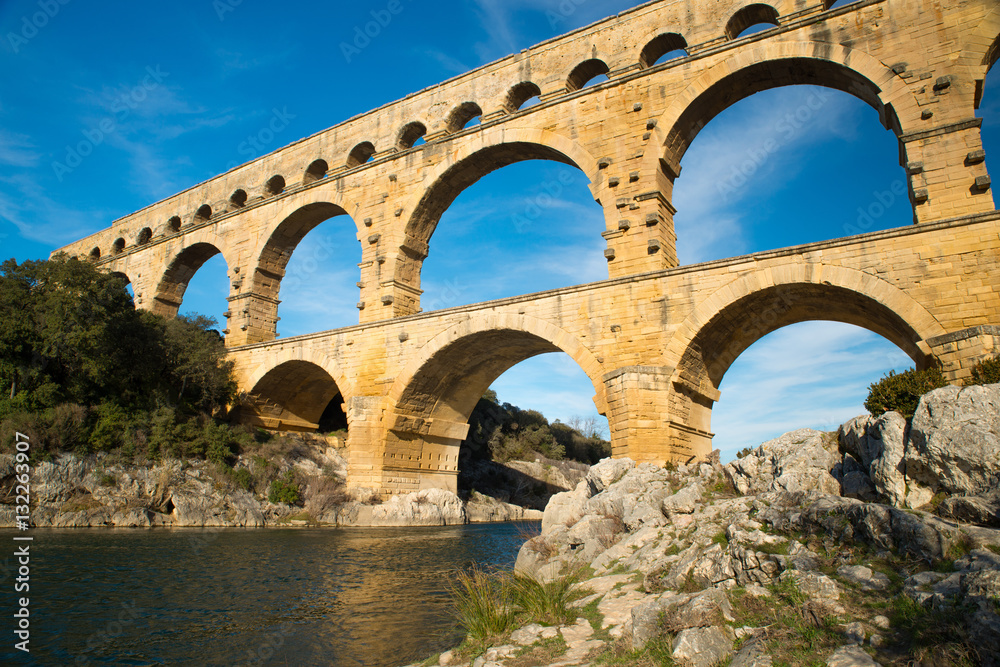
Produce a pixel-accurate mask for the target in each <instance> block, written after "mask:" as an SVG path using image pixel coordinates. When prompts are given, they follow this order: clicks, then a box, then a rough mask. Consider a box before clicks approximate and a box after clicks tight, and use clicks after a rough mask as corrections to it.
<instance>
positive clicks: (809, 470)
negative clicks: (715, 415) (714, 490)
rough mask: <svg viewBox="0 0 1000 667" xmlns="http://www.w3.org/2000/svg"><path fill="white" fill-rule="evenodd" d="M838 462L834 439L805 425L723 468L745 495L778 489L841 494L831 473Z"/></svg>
mask: <svg viewBox="0 0 1000 667" xmlns="http://www.w3.org/2000/svg"><path fill="white" fill-rule="evenodd" d="M839 463H840V454H839V452H838V451H837V443H836V441H835V439H833V438H831V437H830V436H829V435H827V434H825V433H821V432H819V431H814V430H813V429H809V428H804V429H799V430H797V431H792V432H791V433H786V434H784V435H783V436H781V437H780V438H776V439H774V440H770V441H768V442H765V443H764V444H762V445H761V446H760V447H757V448H756V449H754V450H753V451H751V452H750V453H749V454H747V455H746V456H744V457H743V458H741V459H737V460H735V461H732V462H731V463H729V464H727V465H726V466H724V467H723V472H724V473H725V475H726V476H727V477H728V478H729V480H730V481H731V482H732V484H733V486H734V487H736V489H737V490H739V492H740V493H742V494H744V495H750V494H759V493H765V492H767V491H779V490H783V491H819V492H820V493H832V494H839V493H840V482H838V481H837V479H836V478H835V477H834V476H833V475H832V474H831V472H832V471H833V470H834V469H835V468H836V467H837V465H838V464H839Z"/></svg>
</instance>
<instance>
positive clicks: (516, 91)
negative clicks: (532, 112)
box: [503, 81, 542, 113]
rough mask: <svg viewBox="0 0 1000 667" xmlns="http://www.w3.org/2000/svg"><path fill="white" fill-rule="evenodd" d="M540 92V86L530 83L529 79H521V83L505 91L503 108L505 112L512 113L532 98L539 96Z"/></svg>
mask: <svg viewBox="0 0 1000 667" xmlns="http://www.w3.org/2000/svg"><path fill="white" fill-rule="evenodd" d="M541 94H542V90H541V88H539V87H538V86H537V85H535V84H534V83H532V82H531V81H522V82H521V83H519V84H517V85H515V86H514V87H513V88H511V89H510V92H509V93H507V99H506V101H504V105H503V108H504V109H505V110H506V111H507V113H514V112H516V111H520V110H521V109H524V108H525V105H526V104H527V103H528V102H529V101H530V100H532V99H533V98H537V97H540V96H541Z"/></svg>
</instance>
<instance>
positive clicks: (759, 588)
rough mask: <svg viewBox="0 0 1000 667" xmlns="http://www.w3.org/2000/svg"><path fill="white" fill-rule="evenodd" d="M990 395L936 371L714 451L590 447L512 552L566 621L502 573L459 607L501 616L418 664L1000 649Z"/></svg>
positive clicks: (860, 660)
mask: <svg viewBox="0 0 1000 667" xmlns="http://www.w3.org/2000/svg"><path fill="white" fill-rule="evenodd" d="M998 408H1000V385H992V386H986V387H970V388H964V389H959V388H957V387H947V388H945V389H940V390H936V391H934V392H931V393H929V394H927V395H925V396H924V397H923V398H922V399H921V401H920V404H919V405H918V407H917V411H916V414H915V415H914V417H913V418H912V420H905V419H903V418H902V417H901V416H900V415H898V414H896V413H886V414H885V415H882V416H881V417H878V418H873V417H868V416H866V417H859V418H857V419H854V420H851V421H850V422H848V423H846V424H844V425H843V426H842V427H841V428H840V430H839V431H838V432H837V433H820V432H817V431H812V430H809V429H802V430H799V431H794V432H791V433H788V434H786V435H784V436H782V437H781V438H778V439H776V440H773V441H771V442H768V443H764V444H763V445H761V446H759V447H757V448H754V449H752V450H749V451H747V452H744V453H743V455H742V457H741V458H739V459H737V460H736V461H733V462H732V463H729V464H726V465H722V464H720V463H719V462H718V461H717V460H716V461H712V462H710V463H705V464H699V465H694V466H691V467H687V466H683V465H682V466H677V467H673V468H660V467H657V466H653V465H649V464H638V465H637V464H636V463H635V462H633V461H630V460H624V459H618V460H610V459H609V460H605V461H602V462H601V463H600V464H598V465H596V466H594V467H593V468H592V469H591V470H590V472H589V473H588V475H587V477H586V479H585V480H584V481H582V482H581V483H580V484H579V485H577V486H576V488H575V489H574V490H573V491H571V492H567V493H562V494H559V495H556V496H554V497H553V498H552V500H551V501H550V502H549V504H548V506H547V507H546V509H545V513H544V518H543V520H542V530H541V534H540V535H539V536H537V537H534V538H532V539H531V540H529V541H527V542H526V543H525V544H524V545H523V546H522V547H521V550H520V552H519V555H518V560H517V564H516V571H517V572H518V573H520V574H522V575H526V576H529V577H531V578H533V579H534V580H535V581H537V582H539V586H540V589H541V590H543V591H544V592H545V593H544V595H545V597H547V598H549V600H550V601H551V602H552V603H553V604H558V605H562V606H563V608H565V609H566V612H565V618H566V619H568V620H564V621H562V622H560V623H557V624H549V625H546V624H545V623H543V622H540V621H539V618H538V617H537V614H536V613H535V612H534V611H532V610H531V609H530V608H528V606H527V605H523V604H522V603H521V602H519V601H518V597H517V595H513V596H507V597H505V596H504V594H503V582H504V581H505V579H504V577H510V576H511V575H503V574H501V575H498V576H497V577H496V578H494V579H493V580H492V583H491V584H489V586H492V587H493V588H492V589H491V590H493V591H494V592H496V591H500V594H498V595H496V596H495V597H494V599H495V601H496V602H495V604H493V605H492V606H491V605H490V604H486V605H484V606H483V608H482V609H479V610H477V612H476V614H477V617H491V618H492V619H493V620H497V619H499V621H500V622H499V623H495V624H493V625H492V627H491V629H490V630H489V631H488V632H480V633H478V634H477V633H475V632H470V634H469V635H468V636H467V638H466V640H465V642H464V643H463V644H462V645H461V646H459V647H456V648H454V649H452V650H450V651H446V652H445V653H443V654H441V655H439V656H434V657H433V658H430V659H428V660H427V661H425V662H423V663H420V664H422V665H424V666H425V667H429V666H431V665H439V666H442V667H455V666H456V665H464V666H469V665H471V666H472V667H486V666H489V667H532V666H542V665H549V666H555V665H558V666H567V665H629V666H630V667H635V666H637V667H643V666H646V665H649V666H652V665H678V666H681V667H716V666H717V665H729V667H765V666H772V665H828V666H830V667H866V666H872V665H886V666H888V665H894V666H898V667H904V666H905V667H912V666H915V665H922V666H929V665H960V666H961V665H985V666H987V667H989V666H994V665H998V664H1000V615H998V612H1000V530H998V529H997V526H1000V521H998V519H1000V513H998V507H1000V504H998V503H997V495H998V488H997V480H998V479H1000V409H998ZM567 582H571V585H569V586H567V585H566V584H567ZM483 587H484V588H486V587H487V586H486V585H485V584H484V586H483ZM564 590H568V591H570V593H571V594H563V593H560V591H564ZM574 598H576V599H575V600H574ZM483 626H485V624H483Z"/></svg>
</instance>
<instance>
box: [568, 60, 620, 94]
mask: <svg viewBox="0 0 1000 667" xmlns="http://www.w3.org/2000/svg"><path fill="white" fill-rule="evenodd" d="M609 72H611V69H610V68H609V67H608V65H607V63H605V62H604V61H603V60H600V59H598V58H591V59H590V60H584V61H583V62H582V63H580V64H579V65H577V66H576V67H574V68H573V71H572V72H570V75H569V78H568V79H567V80H566V90H568V91H569V92H571V93H572V92H573V91H576V90H580V89H581V88H584V87H586V85H587V84H588V83H590V82H591V81H593V80H594V79H596V78H597V77H599V76H602V75H603V76H607V75H608V73H609Z"/></svg>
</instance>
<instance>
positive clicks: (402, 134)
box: [396, 121, 427, 151]
mask: <svg viewBox="0 0 1000 667" xmlns="http://www.w3.org/2000/svg"><path fill="white" fill-rule="evenodd" d="M426 134H427V127H426V126H425V125H424V124H423V123H420V122H418V121H413V122H412V123H407V124H406V125H404V126H403V129H402V130H400V131H399V136H398V137H397V138H396V148H398V149H399V150H401V151H405V150H408V149H410V148H413V147H414V146H416V145H417V142H419V141H420V140H421V139H423V138H424V135H426Z"/></svg>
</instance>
